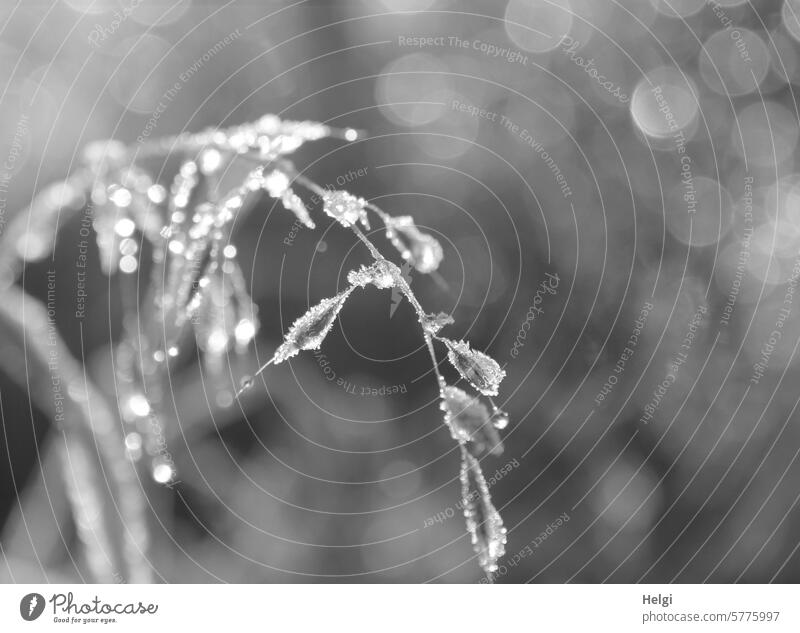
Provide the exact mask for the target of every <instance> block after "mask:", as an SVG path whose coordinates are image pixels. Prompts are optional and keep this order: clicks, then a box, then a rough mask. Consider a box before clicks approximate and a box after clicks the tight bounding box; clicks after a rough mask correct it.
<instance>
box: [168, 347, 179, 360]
mask: <svg viewBox="0 0 800 633" xmlns="http://www.w3.org/2000/svg"><path fill="white" fill-rule="evenodd" d="M167 354H169V355H170V356H172V357H173V358H174V357H175V356H177V355H178V348H177V347H176V346H175V345H171V346H170V347H169V348H168V349H167Z"/></svg>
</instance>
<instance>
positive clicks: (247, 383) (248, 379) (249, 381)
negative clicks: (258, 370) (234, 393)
mask: <svg viewBox="0 0 800 633" xmlns="http://www.w3.org/2000/svg"><path fill="white" fill-rule="evenodd" d="M252 386H253V377H252V376H242V379H241V380H240V381H239V390H240V391H244V390H245V389H250V387H252Z"/></svg>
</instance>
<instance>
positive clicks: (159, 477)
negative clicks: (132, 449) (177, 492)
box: [153, 458, 175, 484]
mask: <svg viewBox="0 0 800 633" xmlns="http://www.w3.org/2000/svg"><path fill="white" fill-rule="evenodd" d="M174 477H175V469H174V468H173V467H172V464H170V463H168V462H167V461H165V460H164V459H160V458H159V459H154V460H153V479H154V480H155V481H156V482H157V483H160V484H168V483H170V482H171V481H172V479H173V478H174Z"/></svg>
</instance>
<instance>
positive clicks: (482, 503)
mask: <svg viewBox="0 0 800 633" xmlns="http://www.w3.org/2000/svg"><path fill="white" fill-rule="evenodd" d="M326 137H330V138H338V139H343V140H345V141H350V142H352V141H356V140H358V139H359V138H361V137H362V133H360V132H358V131H356V130H353V129H350V128H348V129H336V128H331V127H329V126H327V125H324V124H321V123H315V122H310V121H302V122H296V121H284V120H281V119H279V118H278V117H276V116H274V115H265V116H263V117H262V118H260V119H259V120H257V121H255V122H253V123H247V124H243V125H239V126H234V127H231V128H227V129H219V128H211V129H208V130H206V131H203V132H200V133H196V134H182V135H179V136H174V137H169V138H165V139H161V140H157V141H152V142H147V143H145V144H141V145H136V146H126V145H124V144H122V143H120V142H118V141H113V140H110V141H99V142H95V143H93V144H91V145H90V146H89V147H87V149H86V151H85V153H84V166H83V167H81V168H79V169H77V170H76V171H75V172H74V173H73V174H72V175H71V176H69V177H68V178H67V179H66V180H64V181H63V182H61V183H58V184H55V185H51V186H50V187H48V188H47V189H45V190H44V191H43V192H41V193H40V194H39V195H38V196H37V197H36V198H35V199H34V201H33V203H32V205H31V207H30V208H29V209H28V210H27V212H23V213H21V214H19V215H18V216H17V217H16V218H15V220H14V221H13V222H11V223H10V224H9V226H8V228H7V231H6V232H5V234H4V235H3V237H2V239H0V270H6V271H11V273H12V274H13V275H15V276H16V275H18V274H19V272H20V271H21V269H22V264H23V262H25V261H32V260H37V259H41V258H43V257H45V256H46V255H47V254H48V253H49V252H50V251H51V250H52V248H53V244H54V243H55V239H54V238H55V233H56V232H57V230H58V227H59V226H60V225H63V224H64V223H65V220H66V217H67V216H68V215H69V213H77V212H78V210H80V209H81V208H83V207H85V206H86V205H87V204H88V205H90V206H91V209H92V213H91V217H92V223H93V227H94V229H95V233H96V237H97V245H98V248H99V250H100V256H101V262H100V263H101V266H102V268H103V270H104V271H105V272H106V273H107V274H117V273H118V274H120V275H121V276H123V278H124V277H125V276H126V275H131V274H132V273H134V272H135V271H136V270H137V269H138V268H139V264H140V259H139V258H140V257H141V255H142V252H143V251H144V249H143V248H142V247H141V245H143V244H144V243H145V242H147V243H148V245H149V248H150V251H151V253H152V255H151V257H152V263H153V266H152V268H151V278H150V283H149V286H148V287H147V289H146V295H145V298H144V299H143V300H142V301H138V300H137V299H135V298H134V299H133V301H134V302H135V304H134V305H133V306H132V307H133V308H135V309H136V314H135V318H134V317H131V316H130V315H129V316H128V317H127V319H126V322H125V323H124V324H123V325H124V334H123V338H122V340H121V342H119V343H118V344H117V350H116V352H117V353H116V358H117V362H116V363H115V366H116V378H117V390H118V397H119V405H120V412H121V414H122V416H123V419H124V420H125V422H126V423H127V424H128V427H129V431H128V433H127V436H126V438H125V445H126V447H127V449H128V456H129V457H130V458H132V459H139V457H140V456H141V455H142V454H148V455H150V456H151V473H152V475H153V477H154V479H155V480H156V481H159V482H160V483H164V484H169V483H170V482H172V481H173V480H174V477H175V474H176V473H175V468H174V464H173V463H171V460H168V459H165V456H164V454H163V451H161V450H160V449H159V447H158V446H157V444H156V442H157V441H158V437H159V435H160V434H159V433H158V432H157V431H158V430H159V429H160V425H161V424H163V422H162V420H161V417H162V416H161V412H162V411H163V409H164V406H165V403H164V402H163V397H162V391H163V390H164V385H165V384H166V380H167V378H168V374H167V368H168V364H169V362H170V361H171V359H173V358H175V357H177V356H179V355H180V354H181V350H182V349H183V348H184V347H185V346H186V342H187V338H188V334H189V333H190V332H191V333H193V334H194V340H195V342H196V345H197V347H198V348H199V350H200V352H202V354H203V358H204V362H205V363H206V364H207V366H208V367H209V369H212V370H216V371H218V370H219V368H220V366H221V364H222V359H223V358H224V354H225V353H226V352H227V351H228V350H229V349H230V348H231V347H233V348H234V349H235V351H237V352H244V351H245V350H246V349H247V348H248V346H249V344H250V342H251V341H252V340H253V338H254V337H255V334H256V332H257V330H258V327H259V320H258V315H257V309H256V306H255V304H254V303H253V301H252V300H251V298H250V295H249V293H248V291H247V288H246V284H245V281H244V276H243V274H242V271H241V269H240V267H239V263H238V258H237V250H236V247H235V246H234V245H233V243H232V241H231V238H232V232H233V229H234V227H235V226H236V222H237V219H238V218H239V216H240V215H241V214H244V213H247V212H249V211H250V210H251V209H252V207H253V203H254V202H255V201H256V200H257V199H258V198H259V197H260V196H263V195H267V196H269V197H270V198H272V199H274V200H275V201H276V203H277V202H279V203H280V204H281V205H282V206H283V207H284V208H285V209H286V210H287V211H289V212H291V213H292V214H294V216H295V218H296V220H297V221H299V222H301V223H302V224H304V225H305V226H307V227H308V228H310V229H313V228H315V226H316V223H315V221H314V219H313V218H312V210H313V209H312V210H309V208H307V206H306V203H305V202H304V201H303V198H302V197H301V196H300V195H299V194H298V192H297V191H296V190H295V188H296V187H299V188H301V190H305V191H306V192H310V193H311V194H313V195H314V197H315V198H317V199H318V200H320V201H321V203H322V211H323V213H324V215H325V216H327V217H328V218H330V219H331V220H333V221H335V222H337V223H338V224H339V225H341V226H342V227H343V228H345V229H349V230H350V231H352V232H353V233H354V234H355V236H356V237H357V238H358V239H359V240H360V241H361V242H362V243H363V244H364V246H365V247H366V248H367V250H368V251H369V253H370V255H371V256H372V259H373V262H372V263H371V264H370V265H369V266H362V267H361V268H360V269H359V270H353V271H350V273H349V274H348V276H347V282H348V285H347V287H346V288H344V289H343V290H342V291H340V292H339V293H338V294H336V295H334V296H332V297H329V298H327V299H323V300H322V301H320V302H319V303H317V304H316V305H315V306H313V307H311V308H310V309H309V310H308V311H307V312H306V313H305V314H304V315H302V316H300V317H299V318H298V319H297V320H296V321H295V322H294V323H293V324H292V326H291V327H290V328H289V330H288V332H287V333H286V335H285V337H284V340H283V342H282V343H281V344H280V345H279V346H278V347H277V349H276V350H275V352H274V354H273V356H272V357H271V358H270V359H269V360H268V361H267V362H266V363H264V364H263V365H262V366H261V367H259V368H258V369H257V370H256V371H255V373H254V376H253V377H247V378H245V379H244V380H243V381H242V383H241V389H240V390H239V392H238V393H237V396H238V395H241V394H242V392H244V391H245V390H247V389H249V388H250V387H252V385H253V383H254V377H255V376H258V375H260V374H261V373H262V372H263V371H264V370H265V369H266V368H267V367H268V366H270V365H278V364H280V363H282V362H284V361H286V360H288V359H290V358H292V357H293V356H295V355H297V354H299V353H300V352H302V351H304V350H313V349H317V348H319V347H320V345H321V344H322V342H323V340H324V339H325V337H326V335H327V334H328V332H329V331H330V329H331V327H332V326H333V324H334V323H335V321H336V318H337V316H338V314H339V312H340V311H341V309H342V307H343V306H344V305H345V303H346V301H347V299H348V298H349V297H350V295H351V294H352V293H353V292H355V291H356V290H357V289H363V288H366V287H367V286H374V287H376V288H378V289H390V290H393V291H395V292H398V291H399V293H401V294H402V295H403V296H405V297H406V298H407V299H408V301H409V303H410V305H411V306H412V307H413V309H414V311H415V313H416V317H417V321H418V323H419V325H420V329H421V334H422V337H423V339H424V341H425V345H426V348H427V350H428V352H429V354H430V358H431V362H432V364H433V371H434V375H435V377H436V380H437V383H438V388H439V396H440V400H441V404H440V406H441V409H442V411H443V413H444V424H445V425H446V427H447V428H448V429H449V431H450V434H451V435H452V437H453V439H454V440H455V441H456V442H457V444H458V446H459V452H460V455H461V473H460V480H461V489H462V496H463V507H464V515H465V518H466V524H467V529H468V532H469V534H470V537H471V540H472V544H473V547H474V550H475V553H476V555H477V558H478V562H479V564H480V566H481V567H482V568H483V570H484V571H485V572H486V573H487V575H489V576H490V577H491V574H492V572H494V571H495V570H496V569H497V561H498V560H499V558H500V557H502V556H503V554H504V548H505V543H506V529H505V528H504V526H503V522H502V519H501V518H500V515H499V514H498V513H497V510H496V509H495V508H494V506H493V505H492V501H491V498H490V495H489V490H488V486H487V484H486V481H485V479H484V477H483V474H482V472H481V468H480V462H479V460H480V459H481V458H482V457H483V456H484V455H486V454H487V453H491V454H493V455H498V454H500V453H501V452H502V450H503V447H502V442H501V440H500V436H499V433H498V430H499V429H502V428H504V427H505V426H506V424H507V416H506V414H505V413H504V412H502V411H501V410H500V409H498V407H497V406H496V405H495V404H494V401H493V400H492V396H496V395H497V394H498V390H499V386H500V382H501V381H502V380H503V378H504V377H505V372H504V371H503V370H502V369H501V368H500V366H499V365H498V364H497V363H496V362H495V361H494V360H493V359H492V358H490V357H489V356H487V355H486V354H484V353H482V352H480V351H477V350H473V349H472V348H471V347H470V345H469V343H468V342H466V341H463V340H453V339H450V338H447V337H444V336H442V335H441V334H440V332H441V330H442V329H443V328H444V327H445V326H447V325H450V324H452V323H453V320H452V318H451V317H450V316H449V315H447V314H444V313H439V314H429V313H427V312H425V310H424V309H423V307H422V305H421V304H420V302H419V301H418V299H417V297H416V295H415V294H414V292H413V290H412V288H411V285H410V284H409V282H408V281H407V279H406V277H404V276H403V274H402V273H401V270H400V268H399V267H398V266H397V265H395V264H394V263H392V262H391V261H390V260H389V259H387V258H386V257H385V256H384V255H383V254H382V253H381V251H380V250H379V249H378V247H377V246H376V245H375V244H374V243H373V242H372V241H371V240H370V239H369V237H367V235H366V234H365V232H364V230H362V229H365V230H367V231H368V230H369V229H370V215H372V216H375V217H377V219H378V220H379V221H380V222H381V223H382V224H383V226H384V228H385V231H386V238H387V240H388V241H389V243H390V244H391V245H392V246H393V247H394V248H396V249H397V251H398V252H399V254H400V256H401V257H402V259H403V260H404V261H405V262H406V264H408V265H410V266H413V267H414V269H416V270H417V272H420V273H423V274H433V275H438V273H437V272H436V271H437V268H438V267H439V264H440V262H441V260H442V257H443V250H442V247H441V245H440V244H439V242H438V241H437V240H436V239H435V238H434V237H433V236H431V235H429V234H427V233H425V232H423V231H421V230H420V229H419V228H418V227H417V225H416V224H415V222H414V220H413V218H412V217H411V216H408V215H403V216H392V215H390V214H389V213H387V212H385V211H384V210H382V209H380V208H379V207H378V206H376V205H375V204H373V203H371V202H368V201H367V200H364V199H363V198H360V197H358V196H357V195H354V194H353V193H350V192H348V191H343V190H329V189H325V188H323V187H321V186H319V185H318V184H316V183H315V182H313V181H312V180H311V179H310V178H308V177H307V176H306V175H304V174H302V173H300V172H298V171H297V170H296V169H295V167H294V165H293V164H292V163H291V162H290V161H289V160H288V159H287V156H288V155H289V154H291V153H292V152H294V151H295V150H296V149H298V148H299V147H300V146H301V145H303V144H304V143H306V142H309V141H316V140H319V139H322V138H326ZM173 157H179V159H180V167H179V169H178V171H177V173H176V174H175V176H174V178H173V179H172V183H171V184H169V183H165V184H161V183H160V182H157V181H156V180H155V178H154V177H153V176H152V175H151V172H150V171H148V169H147V168H146V167H144V165H145V163H147V162H148V161H152V160H156V159H159V158H162V159H164V158H173ZM235 165H239V166H241V165H244V166H245V167H246V168H247V170H246V175H245V176H244V178H243V180H242V181H241V182H240V184H239V185H237V186H236V187H234V188H232V189H231V190H230V191H228V192H227V193H224V194H221V193H220V191H219V185H220V183H221V182H222V180H223V177H224V176H226V175H229V173H230V172H231V171H232V169H233V167H234V166H235ZM301 192H302V191H301ZM136 238H139V239H136ZM131 296H132V297H135V296H136V295H135V294H134V293H131ZM129 300H130V299H129ZM128 312H130V311H128ZM437 345H439V346H442V347H444V349H445V350H446V353H447V360H448V361H449V362H450V364H451V365H452V366H453V367H454V369H455V370H456V372H457V373H458V375H459V376H460V377H461V379H463V381H464V382H465V383H466V385H468V386H469V387H468V388H470V387H471V389H472V390H474V392H475V393H474V394H470V393H468V392H467V391H465V390H464V389H462V388H461V387H460V386H458V385H456V384H449V383H448V381H447V380H446V379H445V377H444V375H443V374H442V371H441V369H440V366H439V360H438V357H437V354H436V346H437ZM481 397H485V398H488V403H489V406H487V405H486V404H484V402H482V401H481ZM154 429H155V430H156V432H155V433H154Z"/></svg>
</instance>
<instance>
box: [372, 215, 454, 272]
mask: <svg viewBox="0 0 800 633" xmlns="http://www.w3.org/2000/svg"><path fill="white" fill-rule="evenodd" d="M384 222H385V223H386V237H387V238H389V241H391V243H392V245H393V246H394V247H395V248H396V249H397V250H398V251H399V252H400V255H401V256H402V258H403V259H405V260H406V261H408V262H410V263H411V265H412V266H414V268H415V269H416V270H418V271H419V272H421V273H426V274H427V273H432V272H433V271H434V270H436V269H437V268H439V264H440V263H441V261H442V258H443V257H444V251H442V245H441V244H439V241H438V240H437V239H436V238H434V237H433V236H432V235H428V234H427V233H423V232H422V231H420V230H419V229H418V228H417V226H416V224H414V218H412V217H411V216H410V215H401V216H398V217H396V218H393V217H391V216H384Z"/></svg>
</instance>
